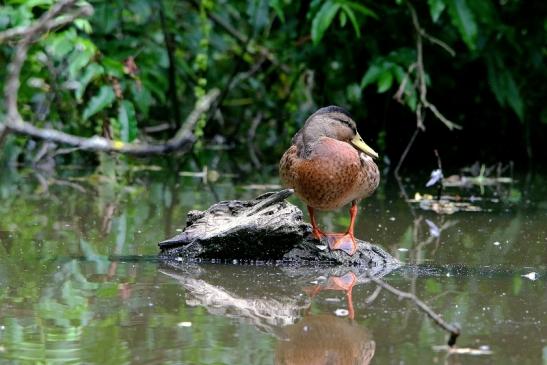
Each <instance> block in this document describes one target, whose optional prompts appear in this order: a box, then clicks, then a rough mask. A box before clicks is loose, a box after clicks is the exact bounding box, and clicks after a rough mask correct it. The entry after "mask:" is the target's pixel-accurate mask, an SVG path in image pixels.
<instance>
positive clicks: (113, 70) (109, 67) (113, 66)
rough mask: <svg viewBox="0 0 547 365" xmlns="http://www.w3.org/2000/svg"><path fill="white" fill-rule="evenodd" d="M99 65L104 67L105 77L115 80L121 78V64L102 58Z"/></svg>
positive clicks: (111, 59)
mask: <svg viewBox="0 0 547 365" xmlns="http://www.w3.org/2000/svg"><path fill="white" fill-rule="evenodd" d="M101 64H102V65H103V66H104V70H105V72H106V74H107V75H110V76H114V77H117V78H122V77H123V63H121V62H120V61H118V60H115V59H113V58H110V57H103V58H102V60H101Z"/></svg>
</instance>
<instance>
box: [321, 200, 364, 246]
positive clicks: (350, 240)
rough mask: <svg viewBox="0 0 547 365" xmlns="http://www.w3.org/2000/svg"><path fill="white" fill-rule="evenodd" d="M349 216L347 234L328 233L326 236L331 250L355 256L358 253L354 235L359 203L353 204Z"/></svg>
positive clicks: (353, 202)
mask: <svg viewBox="0 0 547 365" xmlns="http://www.w3.org/2000/svg"><path fill="white" fill-rule="evenodd" d="M349 216H350V221H349V227H348V230H347V231H346V233H328V234H326V235H325V236H326V237H327V240H328V242H329V248H330V249H331V250H342V251H344V252H346V253H347V254H348V255H353V254H354V253H355V251H357V242H356V241H355V236H354V235H353V228H354V226H355V217H357V202H356V201H355V200H354V201H352V202H351V208H350V210H349Z"/></svg>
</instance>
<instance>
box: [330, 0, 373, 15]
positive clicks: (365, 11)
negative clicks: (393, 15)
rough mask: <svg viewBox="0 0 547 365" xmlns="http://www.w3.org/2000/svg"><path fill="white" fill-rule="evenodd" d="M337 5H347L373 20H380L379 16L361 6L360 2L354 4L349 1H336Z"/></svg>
mask: <svg viewBox="0 0 547 365" xmlns="http://www.w3.org/2000/svg"><path fill="white" fill-rule="evenodd" d="M336 3H338V4H340V5H346V6H348V7H350V8H352V9H353V10H355V11H356V12H358V13H361V14H363V15H364V16H369V17H371V18H375V19H378V15H376V13H375V12H374V11H372V10H370V9H369V8H367V7H366V6H363V5H361V4H359V3H358V2H353V1H348V0H336Z"/></svg>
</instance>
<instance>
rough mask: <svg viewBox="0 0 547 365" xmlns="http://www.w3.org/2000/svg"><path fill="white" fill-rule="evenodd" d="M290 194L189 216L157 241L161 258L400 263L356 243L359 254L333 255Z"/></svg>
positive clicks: (391, 265) (271, 195)
mask: <svg viewBox="0 0 547 365" xmlns="http://www.w3.org/2000/svg"><path fill="white" fill-rule="evenodd" d="M292 193H293V191H292V190H290V189H287V190H281V191H278V192H271V193H266V194H264V195H261V196H259V197H257V198H256V199H254V200H250V201H239V200H230V201H222V202H219V203H216V204H214V205H213V206H211V207H210V208H209V209H207V210H205V211H191V212H189V213H188V217H187V223H186V228H185V229H184V231H183V232H182V233H180V234H178V235H176V236H174V237H172V238H169V239H167V240H165V241H162V242H160V243H159V247H160V249H161V253H160V257H161V258H163V259H166V260H169V259H174V260H181V261H199V260H221V261H226V260H229V261H233V260H237V261H238V262H239V260H244V261H259V262H260V261H268V262H276V263H282V264H286V265H303V264H319V265H321V264H324V265H343V266H361V267H369V268H370V267H375V268H389V269H391V270H392V269H393V268H396V267H398V266H399V265H400V262H399V261H398V260H396V259H395V258H393V257H392V256H391V255H390V254H388V253H387V252H386V251H384V250H383V249H382V248H381V247H379V246H376V245H374V244H371V243H369V242H365V241H361V240H358V249H357V252H356V253H355V254H354V255H353V256H350V255H348V254H346V253H345V252H343V251H339V250H336V251H330V250H329V249H328V248H327V245H326V243H324V242H320V241H319V240H317V239H315V238H314V237H313V236H312V235H311V226H310V225H309V224H308V223H305V222H304V221H303V214H302V211H301V210H300V209H299V208H297V207H296V206H294V205H293V204H290V203H288V202H287V201H285V199H286V198H287V197H289V196H290V195H291V194H292Z"/></svg>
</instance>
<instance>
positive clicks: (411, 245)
mask: <svg viewBox="0 0 547 365" xmlns="http://www.w3.org/2000/svg"><path fill="white" fill-rule="evenodd" d="M0 174H1V175H0V198H1V201H0V216H1V217H2V218H1V220H0V363H6V364H19V363H28V364H34V363H48V364H49V363H58V364H62V363H97V364H125V363H132V364H273V363H276V361H278V362H280V363H281V362H282V361H285V362H286V363H293V364H300V363H302V364H305V363H307V364H311V363H313V361H314V359H316V358H318V357H320V358H323V359H325V358H326V359H328V360H329V361H331V362H330V363H332V364H337V363H344V361H346V360H348V359H350V358H352V357H353V358H356V357H357V358H360V361H361V362H360V363H366V362H367V361H368V359H370V357H372V360H371V362H370V363H372V364H443V363H448V364H547V322H546V318H547V290H546V288H545V277H546V275H547V272H546V263H547V250H546V248H547V179H546V178H545V176H532V177H530V176H529V177H524V176H523V177H522V178H519V181H518V182H517V183H515V184H514V185H513V186H508V187H504V188H501V189H492V188H486V190H485V192H484V195H482V196H483V197H489V198H492V197H494V198H496V199H499V200H500V201H499V202H477V203H476V204H478V205H480V206H481V207H483V208H485V209H486V211H483V212H473V213H455V214H453V215H447V216H440V215H437V214H435V213H432V212H424V211H420V210H414V211H412V210H411V209H410V208H409V206H408V205H407V204H406V203H405V201H404V200H403V199H402V198H401V195H400V192H399V189H398V187H397V185H396V184H395V182H393V181H389V180H388V181H387V182H386V183H385V184H384V185H382V186H381V189H380V190H379V191H378V193H377V194H376V195H375V196H374V197H372V198H370V199H368V200H366V201H364V202H361V204H360V208H361V209H360V215H359V216H358V221H357V226H356V229H357V231H356V235H357V236H358V237H360V238H362V239H367V240H369V241H372V242H374V243H377V244H380V245H382V246H383V247H385V248H386V249H387V250H388V251H389V252H390V253H392V254H393V255H394V256H397V257H399V258H400V259H401V260H403V261H404V262H405V263H409V264H412V265H417V266H418V267H416V266H412V267H408V268H403V269H401V270H398V271H396V272H393V273H391V274H389V275H388V276H386V277H385V278H384V280H385V281H386V282H387V283H389V284H390V285H392V286H394V287H397V288H399V289H401V290H405V291H410V292H413V293H415V295H416V296H417V297H419V298H420V299H422V300H423V301H424V302H426V303H427V304H428V305H429V306H431V308H432V309H433V310H435V311H436V312H437V313H439V314H440V315H441V316H442V317H443V318H444V319H446V320H447V321H448V322H457V323H459V324H460V326H461V328H462V335H461V336H460V338H459V339H458V342H457V345H458V346H459V347H461V348H473V349H479V348H481V349H483V350H485V349H488V350H490V351H491V352H492V353H491V354H489V355H469V354H459V355H458V354H452V355H450V356H448V355H447V353H446V352H443V351H437V350H435V346H439V345H444V344H445V343H446V340H447V335H446V333H445V332H443V331H442V330H441V329H440V328H439V327H438V326H436V325H435V324H434V323H433V322H432V321H431V320H430V319H428V318H427V317H426V316H425V315H424V314H423V313H422V312H420V311H418V310H417V309H416V307H415V306H414V305H413V304H412V303H410V302H408V301H405V300H399V299H398V298H396V297H394V296H393V295H392V294H390V293H388V292H386V291H385V290H380V291H378V290H377V287H376V285H375V284H374V283H370V282H368V283H367V282H364V283H363V282H360V283H358V284H357V285H355V286H354V287H353V290H352V298H351V299H352V300H351V303H349V302H348V298H347V296H346V292H345V291H343V290H332V289H333V288H334V286H333V285H329V283H331V284H332V283H333V282H336V280H343V278H342V279H340V278H338V279H337V278H336V277H333V276H332V273H328V272H321V271H320V270H319V271H316V272H314V273H312V274H309V273H308V274H306V275H300V274H298V273H295V272H293V271H291V270H287V269H285V268H280V267H271V266H270V267H267V266H266V267H264V266H263V267H253V266H237V265H204V266H201V267H185V268H184V269H182V270H181V269H176V268H172V267H168V266H166V265H163V264H161V263H160V262H158V261H157V260H155V255H156V254H157V245H156V244H157V242H158V241H159V240H162V239H164V238H166V237H168V236H170V235H173V234H174V233H176V232H177V229H180V228H182V227H183V226H184V222H185V216H186V213H187V212H188V211H189V210H190V209H204V208H206V207H208V206H209V205H210V204H212V203H213V202H215V201H216V200H218V199H235V198H241V199H246V198H252V197H254V196H256V195H258V194H260V193H261V192H262V191H259V190H253V189H248V188H245V186H244V184H240V185H238V186H234V184H233V183H232V182H231V181H230V180H228V179H221V180H220V181H219V182H218V183H216V184H213V185H204V184H202V183H201V182H200V181H199V180H195V179H192V178H181V179H179V180H178V181H177V183H174V182H173V181H174V179H166V178H165V177H162V175H161V174H160V173H158V174H157V175H154V174H152V175H145V174H143V176H142V177H139V176H137V177H136V178H135V183H134V184H132V185H130V186H129V187H123V186H122V185H119V184H117V183H116V182H115V181H113V180H109V179H105V178H92V179H91V180H89V179H88V181H87V182H78V181H74V180H72V181H71V183H77V184H78V186H75V185H66V182H65V183H64V182H63V181H51V180H50V182H53V184H51V185H50V186H49V188H48V190H47V191H46V190H45V187H44V186H43V185H41V184H40V183H39V182H37V180H36V179H35V177H34V176H33V174H31V173H23V174H21V173H13V172H12V173H8V172H5V171H4V172H0ZM384 180H386V179H384ZM89 181H91V182H92V183H89ZM416 181H419V180H418V179H416ZM81 187H83V189H84V190H81ZM416 189H417V188H415V187H412V186H407V190H408V191H409V193H411V195H413V193H414V192H415V191H416ZM418 190H421V191H422V192H423V191H424V189H423V188H419V189H418ZM451 192H453V193H459V194H461V195H465V196H471V195H475V196H479V197H480V196H481V195H480V194H481V193H480V190H479V189H478V188H477V189H474V190H465V191H462V190H451ZM292 201H293V202H295V203H297V200H296V199H294V198H292ZM363 209H364V212H363ZM320 222H321V225H322V226H323V227H324V228H325V229H326V230H337V229H343V227H344V226H345V225H347V223H348V217H347V212H345V211H340V212H336V213H322V214H321V215H320ZM530 273H536V278H535V280H531V279H530V278H533V276H530V275H529V276H528V277H525V276H523V275H526V274H530ZM348 275H349V276H346V277H345V279H346V282H347V278H348V277H351V274H348ZM339 276H340V275H339ZM329 288H330V289H329ZM321 289H322V290H321ZM314 290H315V291H314ZM313 293H315V294H316V295H312V294H313ZM351 305H352V306H353V311H354V317H355V319H354V320H351V319H349V318H348V309H349V308H350V306H351ZM348 361H349V360H348ZM347 363H354V362H347Z"/></svg>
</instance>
